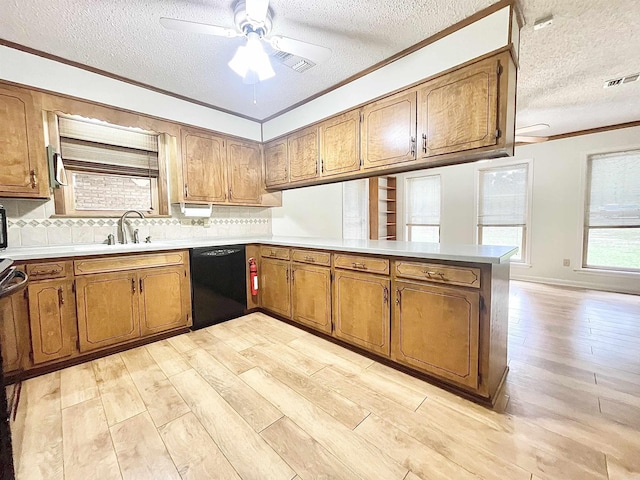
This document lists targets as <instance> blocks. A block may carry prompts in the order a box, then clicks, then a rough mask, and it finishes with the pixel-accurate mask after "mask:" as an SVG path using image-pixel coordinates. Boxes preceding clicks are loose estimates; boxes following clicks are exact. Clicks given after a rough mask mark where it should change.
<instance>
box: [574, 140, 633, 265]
mask: <svg viewBox="0 0 640 480" xmlns="http://www.w3.org/2000/svg"><path fill="white" fill-rule="evenodd" d="M586 193H587V195H586V208H585V221H584V248H583V257H582V266H583V267H586V268H597V269H606V270H621V271H631V272H640V150H632V151H625V152H617V153H606V154H600V155H591V156H589V157H588V160H587V192H586Z"/></svg>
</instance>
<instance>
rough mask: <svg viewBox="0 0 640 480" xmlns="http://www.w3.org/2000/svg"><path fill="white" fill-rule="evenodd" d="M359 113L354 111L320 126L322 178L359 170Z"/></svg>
mask: <svg viewBox="0 0 640 480" xmlns="http://www.w3.org/2000/svg"><path fill="white" fill-rule="evenodd" d="M359 144H360V112H359V111H357V110H355V111H353V112H347V113H345V114H343V115H340V116H338V117H335V118H332V119H330V120H327V121H326V122H323V123H322V124H321V125H320V145H321V149H320V159H321V160H320V161H321V174H322V176H325V177H326V176H329V175H336V174H338V173H347V172H355V171H357V170H358V169H359V168H360V145H359Z"/></svg>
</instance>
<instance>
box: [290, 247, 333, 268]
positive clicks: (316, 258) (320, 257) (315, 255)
mask: <svg viewBox="0 0 640 480" xmlns="http://www.w3.org/2000/svg"><path fill="white" fill-rule="evenodd" d="M291 259H292V260H293V261H294V262H300V263H313V264H314V265H324V266H327V267H329V266H331V254H330V253H329V252H314V251H311V250H292V251H291Z"/></svg>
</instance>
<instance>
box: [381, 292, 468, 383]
mask: <svg viewBox="0 0 640 480" xmlns="http://www.w3.org/2000/svg"><path fill="white" fill-rule="evenodd" d="M479 302H480V294H479V293H478V292H477V291H469V290H465V289H462V288H456V287H440V286H434V285H430V284H420V283H409V282H396V283H395V285H394V315H393V319H394V322H393V331H392V333H391V337H392V340H393V342H392V349H391V358H392V359H393V360H395V361H396V362H399V363H402V364H404V365H408V366H410V367H413V368H416V369H418V370H420V371H423V372H425V373H430V374H434V375H437V376H439V377H442V378H446V379H449V380H453V381H455V382H457V383H460V384H463V385H466V386H469V387H471V388H477V387H478V349H479V342H478V334H479V328H480V315H479V311H478V305H479Z"/></svg>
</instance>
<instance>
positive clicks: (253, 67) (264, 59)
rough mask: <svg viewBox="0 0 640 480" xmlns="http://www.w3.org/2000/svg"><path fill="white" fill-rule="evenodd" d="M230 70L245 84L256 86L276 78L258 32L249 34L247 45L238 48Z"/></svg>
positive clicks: (230, 64)
mask: <svg viewBox="0 0 640 480" xmlns="http://www.w3.org/2000/svg"><path fill="white" fill-rule="evenodd" d="M229 68H231V70H233V71H234V72H236V73H237V74H238V75H239V76H240V77H242V78H243V80H244V83H247V84H250V85H251V84H254V83H257V82H263V81H265V80H268V79H269V78H272V77H275V75H276V72H275V71H274V70H273V67H272V66H271V62H270V61H269V56H268V55H267V54H266V52H265V51H264V48H263V47H262V41H261V40H260V35H258V34H257V33H256V32H249V33H248V34H247V44H246V45H244V46H241V47H238V50H237V51H236V54H235V55H234V56H233V58H232V59H231V61H230V62H229Z"/></svg>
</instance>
